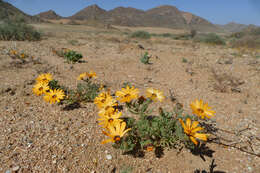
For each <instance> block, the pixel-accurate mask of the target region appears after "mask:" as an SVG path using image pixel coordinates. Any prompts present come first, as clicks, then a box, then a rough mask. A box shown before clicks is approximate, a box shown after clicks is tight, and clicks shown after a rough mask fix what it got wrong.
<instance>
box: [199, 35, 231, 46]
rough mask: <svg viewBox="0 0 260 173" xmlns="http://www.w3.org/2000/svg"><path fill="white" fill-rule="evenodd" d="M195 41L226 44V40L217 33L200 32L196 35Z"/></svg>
mask: <svg viewBox="0 0 260 173" xmlns="http://www.w3.org/2000/svg"><path fill="white" fill-rule="evenodd" d="M194 41H195V42H203V43H208V44H216V45H225V44H226V42H225V40H224V39H223V38H222V37H220V36H219V35H217V34H215V33H209V34H200V35H196V36H195V37H194Z"/></svg>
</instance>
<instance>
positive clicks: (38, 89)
mask: <svg viewBox="0 0 260 173" xmlns="http://www.w3.org/2000/svg"><path fill="white" fill-rule="evenodd" d="M49 89H50V88H49V86H48V84H47V83H42V82H41V83H37V84H35V85H34V87H33V93H34V94H36V95H37V96H40V95H42V94H45V93H46V91H47V90H49Z"/></svg>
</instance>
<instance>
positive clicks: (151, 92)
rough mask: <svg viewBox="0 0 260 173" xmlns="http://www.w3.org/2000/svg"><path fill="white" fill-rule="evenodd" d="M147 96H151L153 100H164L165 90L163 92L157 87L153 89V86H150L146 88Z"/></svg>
mask: <svg viewBox="0 0 260 173" xmlns="http://www.w3.org/2000/svg"><path fill="white" fill-rule="evenodd" d="M146 96H147V97H148V98H151V99H152V100H153V101H157V100H159V101H160V102H162V101H163V99H164V95H163V92H161V91H160V90H157V89H153V88H148V89H147V90H146Z"/></svg>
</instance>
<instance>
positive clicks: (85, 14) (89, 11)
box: [69, 5, 106, 21]
mask: <svg viewBox="0 0 260 173" xmlns="http://www.w3.org/2000/svg"><path fill="white" fill-rule="evenodd" d="M105 16H106V10H104V9H102V8H100V7H99V6H97V5H91V6H88V7H86V8H84V9H83V10H80V11H79V12H77V13H76V14H74V15H73V16H71V17H69V18H70V19H74V20H89V19H91V20H93V19H95V20H101V21H102V20H104V17H105Z"/></svg>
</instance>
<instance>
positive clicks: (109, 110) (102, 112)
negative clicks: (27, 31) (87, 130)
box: [98, 106, 118, 117]
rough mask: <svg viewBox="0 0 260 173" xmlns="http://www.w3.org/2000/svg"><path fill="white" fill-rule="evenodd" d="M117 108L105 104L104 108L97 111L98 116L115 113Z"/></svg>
mask: <svg viewBox="0 0 260 173" xmlns="http://www.w3.org/2000/svg"><path fill="white" fill-rule="evenodd" d="M117 112H118V110H117V109H115V108H114V107H113V106H107V107H106V108H102V109H100V110H99V111H98V115H99V116H101V117H102V116H111V115H112V114H115V113H117Z"/></svg>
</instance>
